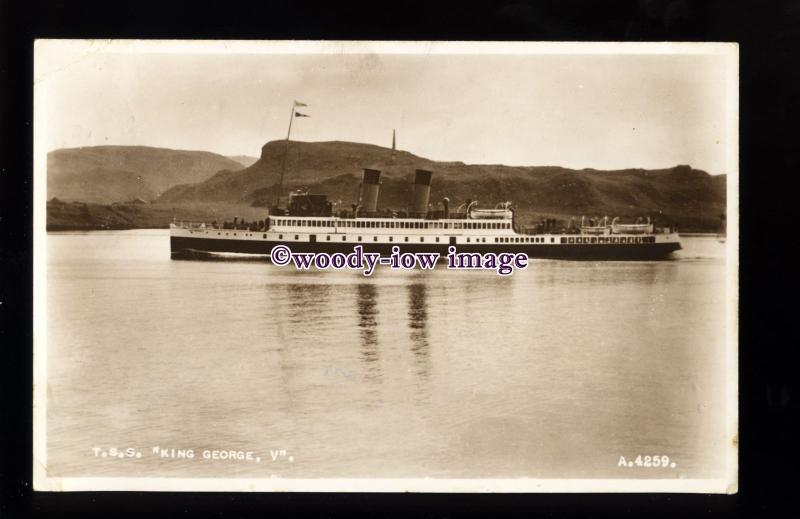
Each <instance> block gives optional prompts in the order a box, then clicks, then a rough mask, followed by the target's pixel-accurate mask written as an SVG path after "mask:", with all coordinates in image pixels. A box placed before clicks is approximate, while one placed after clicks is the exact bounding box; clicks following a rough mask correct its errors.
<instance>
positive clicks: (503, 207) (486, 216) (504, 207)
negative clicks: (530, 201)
mask: <svg viewBox="0 0 800 519" xmlns="http://www.w3.org/2000/svg"><path fill="white" fill-rule="evenodd" d="M476 204H477V202H472V203H471V204H470V205H469V208H468V210H467V213H468V214H469V217H470V218H472V219H475V220H509V219H511V217H512V216H513V214H512V213H513V211H511V209H510V207H511V202H504V203H502V204H498V207H495V208H494V209H476V208H475V207H474V206H475V205H476Z"/></svg>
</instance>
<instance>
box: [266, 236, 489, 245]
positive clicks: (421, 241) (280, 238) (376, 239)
mask: <svg viewBox="0 0 800 519" xmlns="http://www.w3.org/2000/svg"><path fill="white" fill-rule="evenodd" d="M266 237H267V235H266V234H265V235H264V238H266ZM278 239H279V240H282V239H283V234H279V235H278ZM294 239H295V240H299V239H300V235H299V234H295V235H294ZM356 239H357V240H358V241H364V239H363V236H358V237H357V238H356ZM473 239H474V240H475V243H486V238H473ZM325 240H326V241H331V237H330V235H328V236H325ZM342 241H347V236H346V235H342ZM372 241H378V237H377V236H373V237H372ZM389 241H390V242H393V241H394V236H389ZM403 241H405V242H407V241H409V240H408V236H404V237H403ZM495 241H497V239H495ZM419 242H420V243H425V237H424V236H420V237H419ZM434 243H439V237H438V236H437V237H435V238H434ZM467 243H471V241H470V239H469V238H467Z"/></svg>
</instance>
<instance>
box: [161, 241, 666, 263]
mask: <svg viewBox="0 0 800 519" xmlns="http://www.w3.org/2000/svg"><path fill="white" fill-rule="evenodd" d="M275 245H286V246H287V247H289V248H290V249H291V250H292V252H325V253H328V254H333V253H336V252H341V253H344V254H349V253H351V252H353V247H355V246H356V245H361V246H363V247H364V252H378V253H380V254H381V255H382V256H389V255H390V254H391V253H392V246H393V245H397V246H398V247H400V252H401V253H404V252H438V253H439V254H441V255H442V256H445V255H447V247H448V245H447V244H446V243H370V242H366V241H365V242H357V243H352V242H346V243H343V242H333V241H330V242H329V241H319V242H314V243H312V242H299V241H298V242H286V241H280V242H279V241H268V240H216V239H207V238H186V237H177V236H173V237H171V238H170V248H171V250H172V257H173V258H197V257H198V256H202V255H203V253H211V252H216V253H220V252H222V253H240V254H261V255H268V254H269V253H270V251H271V250H272V247H274V246H275ZM457 247H458V252H477V253H480V254H484V253H487V252H494V253H497V254H500V253H504V252H510V253H517V252H522V253H525V254H527V255H528V257H529V258H550V259H576V260H655V259H668V258H669V256H670V254H671V253H672V252H674V251H676V250H679V249H680V248H681V246H680V244H679V243H640V244H613V245H611V244H602V245H598V244H591V245H590V244H582V245H550V244H530V243H498V244H488V243H481V244H459V245H458V246H457Z"/></svg>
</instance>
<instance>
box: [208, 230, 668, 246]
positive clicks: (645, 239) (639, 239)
mask: <svg viewBox="0 0 800 519" xmlns="http://www.w3.org/2000/svg"><path fill="white" fill-rule="evenodd" d="M217 234H218V235H222V233H221V232H218V233H217ZM233 235H234V236H236V233H233ZM225 236H228V233H225ZM243 236H252V234H251V233H245V234H243ZM263 238H264V239H267V235H266V234H264V235H263ZM278 239H279V240H282V239H283V234H279V235H278ZM294 239H295V240H299V239H300V235H299V234H295V235H294ZM325 239H326V240H327V241H331V236H330V235H327V236H325ZM472 240H475V241H474V243H486V238H472V239H470V238H467V243H473V242H472ZM342 241H347V236H346V235H342ZM358 241H363V240H362V237H361V236H358ZM372 241H378V237H377V236H373V237H372ZM389 241H390V242H393V241H394V236H389ZM403 241H406V242H407V241H408V236H406V237H404V240H403ZM419 241H420V243H424V242H425V237H424V236H420V237H419ZM434 241H435V243H439V238H438V237H436V238H434ZM655 241H656V238H655V236H635V237H633V236H632V237H623V236H620V237H617V236H614V237H591V238H590V237H582V236H578V237H574V238H566V237H562V238H561V243H566V244H582V243H583V244H592V243H597V244H602V243H655ZM494 242H495V243H545V238H542V237H536V236H521V237H509V238H506V237H502V238H495V239H494ZM554 242H555V238H550V243H554Z"/></svg>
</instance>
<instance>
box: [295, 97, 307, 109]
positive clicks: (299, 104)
mask: <svg viewBox="0 0 800 519" xmlns="http://www.w3.org/2000/svg"><path fill="white" fill-rule="evenodd" d="M294 106H295V108H297V107H298V106H308V105H307V104H305V103H301V102H300V101H298V100H296V99H295V101H294Z"/></svg>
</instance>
